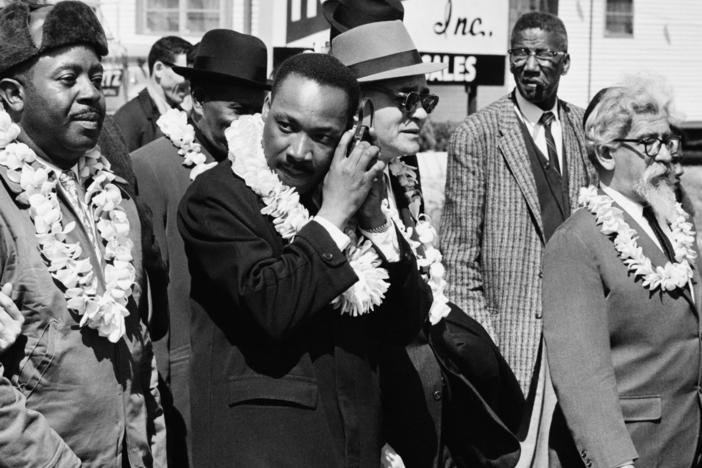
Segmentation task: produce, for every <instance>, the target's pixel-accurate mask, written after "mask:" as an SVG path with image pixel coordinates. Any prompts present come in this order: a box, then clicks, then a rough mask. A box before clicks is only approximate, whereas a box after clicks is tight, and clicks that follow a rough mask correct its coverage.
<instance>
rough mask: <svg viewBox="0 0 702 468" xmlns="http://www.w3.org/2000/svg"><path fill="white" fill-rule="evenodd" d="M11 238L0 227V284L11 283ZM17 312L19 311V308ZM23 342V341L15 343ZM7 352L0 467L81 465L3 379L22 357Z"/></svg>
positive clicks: (0, 391) (0, 386)
mask: <svg viewBox="0 0 702 468" xmlns="http://www.w3.org/2000/svg"><path fill="white" fill-rule="evenodd" d="M11 239H12V235H11V233H10V232H9V231H8V230H7V229H6V227H5V225H4V224H2V226H0V240H1V241H0V276H1V277H2V278H1V279H0V284H5V283H6V282H8V281H12V280H13V276H14V275H13V272H14V271H15V268H16V265H15V264H14V263H13V262H12V258H14V255H15V254H16V253H15V252H14V249H12V247H11V246H10V245H9V243H10V242H11ZM19 309H20V311H23V310H22V307H21V306H20V307H19ZM20 340H22V337H21V336H20V338H19V339H18V341H20ZM14 351H16V350H14V349H13V348H10V349H8V350H7V351H6V352H5V354H4V355H3V356H2V357H3V360H2V362H0V467H3V468H4V467H8V468H9V467H18V466H21V467H23V468H35V467H36V468H45V467H58V468H74V467H79V466H80V465H81V462H80V460H79V459H78V457H77V456H76V454H75V453H73V451H72V450H71V449H70V448H69V447H68V445H66V443H65V442H64V441H63V439H62V438H61V436H59V435H58V433H57V432H56V431H54V429H52V428H51V426H49V423H48V421H47V420H46V418H44V416H43V415H42V414H40V413H38V412H36V411H34V410H31V409H29V408H27V405H26V402H27V401H26V399H25V397H24V395H23V394H22V392H20V391H19V389H17V388H16V387H15V386H14V385H13V384H12V383H11V382H10V379H9V378H8V377H7V376H5V375H4V371H5V369H4V366H3V363H5V364H10V365H11V366H12V367H15V366H18V365H19V363H18V362H17V361H18V360H19V359H21V356H16V357H15V355H17V354H21V353H16V352H14Z"/></svg>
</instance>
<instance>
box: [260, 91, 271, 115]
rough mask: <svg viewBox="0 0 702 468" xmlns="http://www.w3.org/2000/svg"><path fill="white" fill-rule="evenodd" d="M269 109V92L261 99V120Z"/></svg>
mask: <svg viewBox="0 0 702 468" xmlns="http://www.w3.org/2000/svg"><path fill="white" fill-rule="evenodd" d="M270 110H271V93H268V94H266V97H265V99H264V100H263V108H262V109H261V117H262V118H263V120H266V119H267V118H268V112H269V111H270Z"/></svg>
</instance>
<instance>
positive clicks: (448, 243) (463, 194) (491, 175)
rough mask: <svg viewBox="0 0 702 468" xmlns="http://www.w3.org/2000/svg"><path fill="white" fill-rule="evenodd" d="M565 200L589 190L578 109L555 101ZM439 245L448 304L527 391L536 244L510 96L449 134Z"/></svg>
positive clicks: (535, 209) (532, 190) (535, 215)
mask: <svg viewBox="0 0 702 468" xmlns="http://www.w3.org/2000/svg"><path fill="white" fill-rule="evenodd" d="M559 114H560V119H561V125H562V128H563V149H564V151H565V156H566V158H567V165H568V178H569V195H570V204H571V208H572V209H573V210H574V209H575V207H576V205H577V200H578V190H579V189H580V187H582V186H584V185H588V184H590V183H593V181H594V180H595V179H596V175H595V171H594V169H593V168H592V166H591V164H590V163H589V162H588V160H587V156H586V150H585V142H584V139H583V134H582V109H580V108H578V107H575V106H573V105H571V104H568V103H566V102H564V101H560V100H559ZM447 174H448V175H447V180H446V202H445V203H446V204H445V207H444V214H443V216H442V226H441V240H442V242H441V247H442V251H443V252H444V255H445V260H446V265H447V269H448V282H449V291H448V293H449V298H450V299H451V300H452V301H453V302H455V303H456V304H457V305H458V306H459V307H460V308H462V309H463V310H464V311H466V313H468V315H470V316H471V317H473V318H475V319H476V320H478V321H479V322H480V323H481V324H482V325H483V327H485V329H486V330H487V331H488V332H489V333H490V335H491V336H492V337H493V339H494V340H495V342H496V343H497V345H498V346H499V347H500V351H501V352H502V354H503V355H504V357H505V359H506V360H507V362H508V364H509V365H510V366H511V367H512V369H513V371H514V374H515V376H516V377H517V380H518V381H519V383H520V386H521V387H522V390H523V391H524V392H525V393H526V392H527V390H528V388H529V384H530V379H531V376H532V371H533V369H534V364H535V361H536V357H537V353H538V348H539V343H540V339H541V279H542V271H541V260H542V256H543V250H544V245H545V238H544V232H543V224H542V221H541V210H540V206H539V199H538V195H537V191H536V183H535V182H534V176H533V173H532V170H531V165H530V162H529V156H528V153H527V148H526V144H525V142H524V139H523V136H522V131H521V129H520V126H519V118H518V116H517V114H516V111H515V109H514V105H513V103H512V100H511V98H510V96H505V97H503V98H501V99H499V100H498V101H496V102H494V103H493V104H491V105H490V106H489V107H487V108H485V109H483V110H481V111H480V112H477V113H476V114H472V115H469V116H468V117H467V118H466V119H465V120H464V121H463V123H462V124H461V125H460V126H459V127H458V128H457V129H456V131H455V132H454V133H453V135H452V136H451V140H450V145H449V158H448V168H447Z"/></svg>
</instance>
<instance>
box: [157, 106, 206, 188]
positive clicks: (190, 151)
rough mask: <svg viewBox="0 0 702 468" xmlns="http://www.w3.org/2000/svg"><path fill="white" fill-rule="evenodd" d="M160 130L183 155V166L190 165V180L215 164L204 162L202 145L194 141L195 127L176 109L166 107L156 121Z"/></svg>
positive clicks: (183, 113)
mask: <svg viewBox="0 0 702 468" xmlns="http://www.w3.org/2000/svg"><path fill="white" fill-rule="evenodd" d="M156 125H158V128H160V129H161V132H162V133H163V134H164V136H166V138H168V139H169V140H171V143H173V145H174V146H175V147H176V148H178V154H180V155H181V156H183V166H185V167H192V170H191V171H190V180H195V178H196V177H197V176H198V175H200V174H202V173H203V172H205V171H206V170H208V169H210V168H212V167H214V166H216V165H217V163H216V162H210V163H208V162H205V161H207V157H206V156H205V155H204V154H203V152H202V146H200V144H199V143H196V142H195V129H194V128H193V126H192V125H190V124H189V123H188V116H187V115H186V113H185V112H183V111H180V110H178V109H168V110H167V111H166V112H165V113H164V114H162V115H161V117H159V118H158V120H157V121H156Z"/></svg>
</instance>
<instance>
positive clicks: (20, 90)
mask: <svg viewBox="0 0 702 468" xmlns="http://www.w3.org/2000/svg"><path fill="white" fill-rule="evenodd" d="M0 99H2V103H3V105H4V106H5V108H6V109H7V110H8V111H12V112H14V113H21V112H22V111H23V110H24V85H23V84H22V83H20V82H19V81H18V80H16V79H14V78H3V79H1V80H0Z"/></svg>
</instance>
